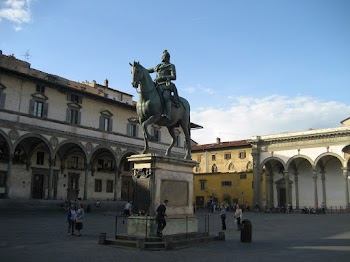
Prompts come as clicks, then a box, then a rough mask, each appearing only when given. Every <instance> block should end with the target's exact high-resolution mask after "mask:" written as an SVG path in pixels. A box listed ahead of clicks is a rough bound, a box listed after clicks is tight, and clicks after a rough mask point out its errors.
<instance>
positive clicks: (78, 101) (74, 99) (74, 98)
mask: <svg viewBox="0 0 350 262" xmlns="http://www.w3.org/2000/svg"><path fill="white" fill-rule="evenodd" d="M82 100H83V98H82V97H81V96H79V95H75V94H68V101H71V102H73V103H76V104H81V103H82Z"/></svg>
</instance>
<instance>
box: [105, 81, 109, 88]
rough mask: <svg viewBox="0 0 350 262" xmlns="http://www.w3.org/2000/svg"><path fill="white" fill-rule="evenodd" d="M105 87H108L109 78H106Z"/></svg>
mask: <svg viewBox="0 0 350 262" xmlns="http://www.w3.org/2000/svg"><path fill="white" fill-rule="evenodd" d="M105 87H108V79H106V80H105Z"/></svg>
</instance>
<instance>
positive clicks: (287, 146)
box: [248, 119, 350, 209]
mask: <svg viewBox="0 0 350 262" xmlns="http://www.w3.org/2000/svg"><path fill="white" fill-rule="evenodd" d="M349 122H350V121H349V119H346V120H344V121H342V122H341V123H342V124H343V126H341V127H337V128H327V129H318V130H308V131H303V132H293V133H283V134H276V135H270V136H257V137H254V138H252V139H251V140H249V141H248V142H249V143H250V144H251V145H252V156H253V171H254V202H258V203H260V204H263V205H265V206H267V207H272V206H282V205H286V204H288V203H290V204H292V206H293V207H296V208H303V207H310V206H311V207H320V206H321V205H322V203H323V204H324V205H326V206H327V207H328V208H330V207H334V208H337V209H339V208H343V209H345V208H347V207H349V169H350V163H349V158H350V125H349Z"/></svg>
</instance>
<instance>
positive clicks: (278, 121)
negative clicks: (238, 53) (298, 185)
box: [191, 95, 350, 144]
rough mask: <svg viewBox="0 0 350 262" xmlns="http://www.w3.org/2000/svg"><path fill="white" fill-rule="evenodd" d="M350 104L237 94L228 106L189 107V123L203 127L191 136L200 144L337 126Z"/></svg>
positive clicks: (348, 114) (348, 112) (311, 99)
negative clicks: (218, 138)
mask: <svg viewBox="0 0 350 262" xmlns="http://www.w3.org/2000/svg"><path fill="white" fill-rule="evenodd" d="M347 117H350V105H346V104H342V103H339V102H335V101H324V100H320V99H318V98H313V97H303V96H298V97H292V98H288V97H284V96H276V95H274V96H268V97H264V98H260V99H257V98H254V97H239V98H236V99H235V100H234V101H233V104H232V105H231V106H230V107H229V108H227V109H222V108H200V109H192V112H191V122H194V123H196V124H199V125H201V126H203V129H200V130H193V131H192V134H191V137H192V139H193V140H194V141H196V142H198V143H199V144H209V143H215V141H216V138H217V137H220V138H221V141H234V140H241V139H250V138H251V137H252V136H257V135H270V134H279V133H284V132H296V131H303V130H308V129H310V128H316V129H318V128H329V127H337V126H340V121H342V120H344V119H345V118H347Z"/></svg>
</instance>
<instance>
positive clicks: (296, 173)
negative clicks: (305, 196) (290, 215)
mask: <svg viewBox="0 0 350 262" xmlns="http://www.w3.org/2000/svg"><path fill="white" fill-rule="evenodd" d="M298 174H299V173H298V172H297V171H295V172H294V183H295V207H296V208H297V209H299V178H298Z"/></svg>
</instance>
